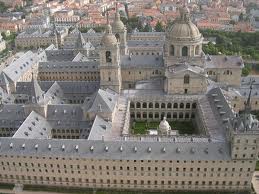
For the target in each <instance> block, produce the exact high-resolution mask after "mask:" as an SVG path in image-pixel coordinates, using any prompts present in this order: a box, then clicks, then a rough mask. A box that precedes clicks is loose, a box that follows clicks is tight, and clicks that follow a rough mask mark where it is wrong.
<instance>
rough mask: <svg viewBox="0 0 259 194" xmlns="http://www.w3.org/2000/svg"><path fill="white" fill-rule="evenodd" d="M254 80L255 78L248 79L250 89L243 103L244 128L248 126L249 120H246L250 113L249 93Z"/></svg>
mask: <svg viewBox="0 0 259 194" xmlns="http://www.w3.org/2000/svg"><path fill="white" fill-rule="evenodd" d="M254 82H255V80H251V81H250V91H249V94H248V97H247V101H246V104H245V111H244V121H243V122H244V127H245V130H247V129H248V127H249V120H248V116H249V115H250V114H251V94H252V89H253V83H254Z"/></svg>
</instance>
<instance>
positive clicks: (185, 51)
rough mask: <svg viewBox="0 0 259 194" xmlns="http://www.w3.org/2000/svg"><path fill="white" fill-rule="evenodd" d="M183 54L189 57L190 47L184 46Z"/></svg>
mask: <svg viewBox="0 0 259 194" xmlns="http://www.w3.org/2000/svg"><path fill="white" fill-rule="evenodd" d="M182 56H183V57H187V56H188V47H187V46H184V47H183V48H182Z"/></svg>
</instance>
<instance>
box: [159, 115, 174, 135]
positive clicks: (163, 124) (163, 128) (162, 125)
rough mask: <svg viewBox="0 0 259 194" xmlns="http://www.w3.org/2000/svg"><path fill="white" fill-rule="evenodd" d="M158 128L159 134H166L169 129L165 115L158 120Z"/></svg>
mask: <svg viewBox="0 0 259 194" xmlns="http://www.w3.org/2000/svg"><path fill="white" fill-rule="evenodd" d="M158 130H159V131H158V132H159V133H160V134H168V132H169V131H170V130H171V127H170V125H169V123H168V122H167V120H166V117H164V118H163V120H162V121H161V122H160V124H159V128H158Z"/></svg>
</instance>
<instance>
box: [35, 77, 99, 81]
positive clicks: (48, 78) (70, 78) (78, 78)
mask: <svg viewBox="0 0 259 194" xmlns="http://www.w3.org/2000/svg"><path fill="white" fill-rule="evenodd" d="M39 78H40V80H42V81H44V80H45V81H47V80H55V81H58V80H82V81H85V80H90V81H99V80H100V78H99V77H96V76H75V77H71V76H39Z"/></svg>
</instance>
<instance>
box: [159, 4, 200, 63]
mask: <svg viewBox="0 0 259 194" xmlns="http://www.w3.org/2000/svg"><path fill="white" fill-rule="evenodd" d="M179 10H180V18H178V19H176V20H175V24H174V25H173V26H172V28H171V29H170V30H169V31H168V32H167V34H166V44H165V50H164V56H165V62H166V64H167V66H170V65H173V64H171V62H172V59H173V58H179V57H180V58H182V57H183V58H184V57H189V58H190V57H198V56H201V53H202V41H203V37H202V34H201V33H200V31H199V29H198V28H197V26H196V25H194V24H193V23H192V21H191V18H190V11H189V9H188V8H187V7H186V6H184V7H181V8H180V9H179Z"/></svg>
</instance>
